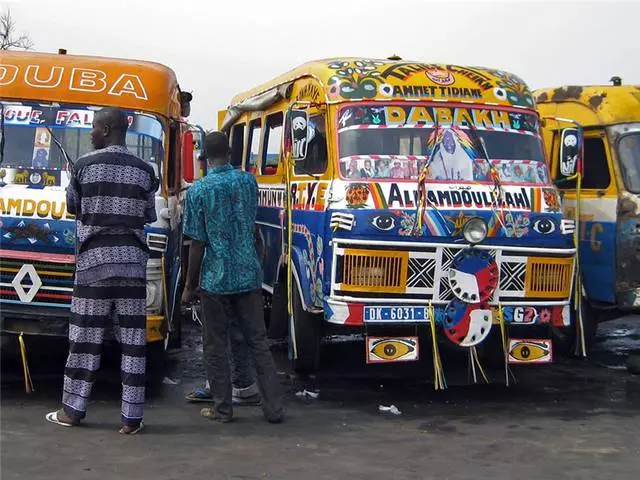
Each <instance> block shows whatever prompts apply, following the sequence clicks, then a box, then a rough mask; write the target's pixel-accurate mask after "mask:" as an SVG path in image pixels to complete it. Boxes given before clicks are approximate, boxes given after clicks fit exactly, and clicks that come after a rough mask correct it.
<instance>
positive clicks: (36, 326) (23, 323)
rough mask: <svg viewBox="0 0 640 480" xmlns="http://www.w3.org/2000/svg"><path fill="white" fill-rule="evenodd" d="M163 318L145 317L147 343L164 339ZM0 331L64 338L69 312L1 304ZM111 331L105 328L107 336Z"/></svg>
mask: <svg viewBox="0 0 640 480" xmlns="http://www.w3.org/2000/svg"><path fill="white" fill-rule="evenodd" d="M163 323H164V317H163V316H162V315H147V342H148V343H152V342H160V341H162V340H163V339H164V326H163ZM0 331H1V332H2V333H3V334H16V335H19V334H21V333H23V334H25V335H38V336H50V337H64V338H66V337H67V336H68V334H69V310H67V309H62V308H55V307H54V308H51V307H37V306H33V305H30V306H27V307H25V306H23V305H10V304H4V303H3V304H2V308H1V311H0ZM110 331H111V329H109V328H107V335H109V333H110Z"/></svg>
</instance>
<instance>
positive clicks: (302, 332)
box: [292, 283, 322, 373]
mask: <svg viewBox="0 0 640 480" xmlns="http://www.w3.org/2000/svg"><path fill="white" fill-rule="evenodd" d="M293 323H294V326H295V339H296V348H297V352H298V358H294V359H293V360H292V363H293V370H294V371H295V372H296V373H313V372H315V371H316V370H317V369H318V365H319V363H320V338H321V336H322V316H321V315H318V314H313V313H309V312H305V310H304V308H303V307H302V299H301V298H300V293H299V292H298V289H297V288H296V286H295V283H294V284H293ZM292 350H293V347H292Z"/></svg>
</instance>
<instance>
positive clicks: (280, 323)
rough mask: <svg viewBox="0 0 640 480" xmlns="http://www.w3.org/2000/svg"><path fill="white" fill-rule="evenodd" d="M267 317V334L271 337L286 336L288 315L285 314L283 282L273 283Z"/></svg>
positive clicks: (285, 292) (284, 287)
mask: <svg viewBox="0 0 640 480" xmlns="http://www.w3.org/2000/svg"><path fill="white" fill-rule="evenodd" d="M269 317H270V318H269V322H268V327H267V336H268V337H269V338H273V339H281V338H287V335H288V332H289V325H288V323H287V321H288V317H289V315H288V314H287V288H286V285H285V283H284V282H278V283H276V284H275V285H274V288H273V295H272V297H271V309H270V312H269Z"/></svg>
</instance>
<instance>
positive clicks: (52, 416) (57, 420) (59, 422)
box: [44, 409, 80, 427]
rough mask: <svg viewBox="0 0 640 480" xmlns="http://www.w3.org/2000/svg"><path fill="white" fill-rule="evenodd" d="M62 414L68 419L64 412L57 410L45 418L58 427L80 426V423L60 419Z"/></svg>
mask: <svg viewBox="0 0 640 480" xmlns="http://www.w3.org/2000/svg"><path fill="white" fill-rule="evenodd" d="M60 414H62V415H64V416H65V417H67V418H68V416H67V414H66V413H65V412H64V410H62V409H60V410H56V411H55V412H49V413H47V414H46V415H45V416H44V418H45V419H46V420H47V421H48V422H51V423H55V424H56V425H62V426H63V427H76V426H78V425H79V424H80V422H74V421H73V420H70V419H69V420H64V419H61V418H60Z"/></svg>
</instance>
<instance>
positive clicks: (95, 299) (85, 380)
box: [62, 278, 147, 425]
mask: <svg viewBox="0 0 640 480" xmlns="http://www.w3.org/2000/svg"><path fill="white" fill-rule="evenodd" d="M146 295H147V288H146V282H145V281H144V280H138V279H126V278H110V279H107V280H103V281H100V282H96V283H92V284H89V285H77V284H76V285H75V286H74V289H73V297H72V300H71V316H70V319H69V356H68V357H67V363H66V366H65V370H64V384H63V393H62V407H63V408H64V411H65V412H66V413H67V415H69V417H71V418H72V419H74V420H76V421H77V420H80V419H82V418H84V417H85V415H86V412H87V403H88V401H89V397H90V395H91V388H92V387H93V384H94V383H95V381H96V376H97V372H98V369H99V368H100V358H101V355H102V345H103V341H104V332H105V328H106V327H107V326H108V324H109V323H110V322H113V321H114V318H115V319H117V322H116V324H115V325H114V326H113V327H114V334H115V337H116V339H117V340H118V341H119V342H120V346H121V348H122V353H121V361H120V376H121V380H122V409H121V415H122V423H123V424H124V425H137V424H138V423H140V421H141V420H142V416H143V405H144V394H145V368H146V348H147V330H146V320H147V318H146ZM113 313H115V314H116V315H115V316H114V315H113Z"/></svg>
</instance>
